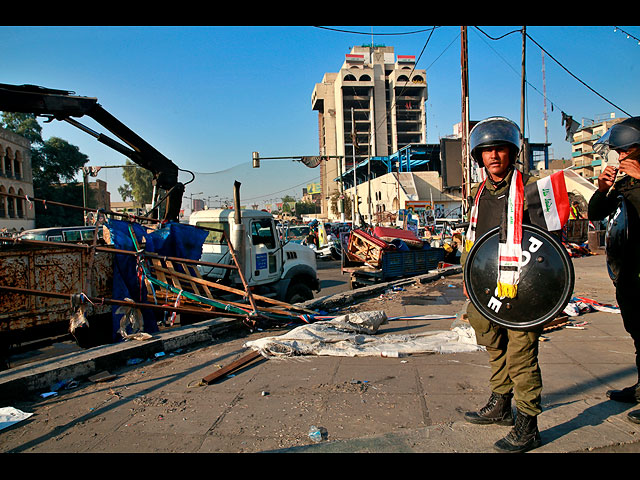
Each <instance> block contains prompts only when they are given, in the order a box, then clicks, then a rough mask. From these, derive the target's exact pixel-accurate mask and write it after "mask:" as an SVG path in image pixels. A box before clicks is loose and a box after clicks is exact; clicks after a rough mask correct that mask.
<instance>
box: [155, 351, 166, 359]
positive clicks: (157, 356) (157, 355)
mask: <svg viewBox="0 0 640 480" xmlns="http://www.w3.org/2000/svg"><path fill="white" fill-rule="evenodd" d="M164 355H165V353H164V352H158V353H156V354H155V355H154V357H156V358H160V357H164Z"/></svg>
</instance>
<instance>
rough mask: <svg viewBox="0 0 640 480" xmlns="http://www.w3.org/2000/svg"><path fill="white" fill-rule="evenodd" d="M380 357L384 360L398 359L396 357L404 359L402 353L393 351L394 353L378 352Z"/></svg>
mask: <svg viewBox="0 0 640 480" xmlns="http://www.w3.org/2000/svg"><path fill="white" fill-rule="evenodd" d="M380 356H381V357H385V358H398V357H404V356H405V354H404V353H400V352H398V351H395V352H380Z"/></svg>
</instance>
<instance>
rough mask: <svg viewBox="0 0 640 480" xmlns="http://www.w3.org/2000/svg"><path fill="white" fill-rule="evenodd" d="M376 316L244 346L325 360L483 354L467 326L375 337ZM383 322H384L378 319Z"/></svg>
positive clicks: (378, 316) (338, 321)
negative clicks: (410, 355) (312, 356)
mask: <svg viewBox="0 0 640 480" xmlns="http://www.w3.org/2000/svg"><path fill="white" fill-rule="evenodd" d="M367 313H369V314H375V319H374V321H373V322H369V321H368V320H369V318H368V317H367V315H366V314H349V315H343V316H340V317H336V318H334V319H333V320H330V321H321V322H315V323H312V324H310V325H302V326H300V327H297V328H295V329H293V330H291V331H290V332H288V333H286V334H284V335H280V336H276V337H265V338H261V339H258V340H252V341H249V342H247V343H246V344H245V345H244V346H245V347H247V348H252V349H254V350H256V351H258V352H260V353H261V354H262V355H263V356H265V357H275V356H281V357H282V356H298V355H324V356H343V357H360V356H378V357H379V356H404V355H409V354H415V353H458V352H475V351H481V350H484V348H483V347H481V346H479V345H477V343H476V338H475V332H474V331H473V329H472V328H471V327H470V326H468V325H459V326H456V327H455V328H452V329H451V330H437V331H431V332H425V333H419V334H387V335H380V336H378V335H375V333H376V332H377V330H378V327H379V326H380V325H381V324H383V323H386V315H385V314H384V312H367ZM382 318H384V321H381V319H382Z"/></svg>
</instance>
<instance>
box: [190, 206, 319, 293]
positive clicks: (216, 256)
mask: <svg viewBox="0 0 640 480" xmlns="http://www.w3.org/2000/svg"><path fill="white" fill-rule="evenodd" d="M234 216H235V212H234V210H232V209H209V210H201V211H198V212H194V213H193V214H191V216H190V218H189V223H190V224H191V225H195V226H199V227H204V228H210V229H215V230H211V231H209V235H208V236H207V238H206V240H205V242H204V244H203V246H202V257H201V260H202V261H205V262H211V263H219V264H232V263H233V259H232V258H231V253H230V252H229V248H228V246H227V241H226V239H225V236H226V238H228V239H231V242H232V245H233V249H234V251H235V253H236V256H237V257H238V261H239V263H240V265H241V268H242V271H243V274H244V278H245V280H246V282H247V284H248V285H249V286H250V287H251V288H252V291H254V292H256V293H259V294H260V295H263V296H269V297H272V298H276V299H278V300H282V301H285V302H287V303H297V302H301V301H305V300H310V299H312V298H313V291H320V282H319V280H318V275H317V265H316V259H315V255H314V253H313V251H311V250H310V249H309V248H307V247H304V246H302V245H299V244H296V243H288V242H283V241H281V240H280V236H279V235H278V232H277V230H276V225H275V221H274V218H273V216H272V215H271V214H270V213H268V212H263V211H260V210H241V223H240V224H239V225H238V224H236V221H235V218H234ZM222 231H224V233H225V236H223V234H222ZM238 233H240V235H239V236H238ZM199 268H200V273H201V274H202V276H203V277H204V278H207V279H209V280H213V281H219V282H222V283H225V284H229V285H234V286H240V285H241V284H242V282H241V280H240V277H239V275H238V274H237V273H236V272H235V271H233V270H229V269H226V268H221V267H210V266H201V267H199Z"/></svg>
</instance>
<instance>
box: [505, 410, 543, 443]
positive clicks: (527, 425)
mask: <svg viewBox="0 0 640 480" xmlns="http://www.w3.org/2000/svg"><path fill="white" fill-rule="evenodd" d="M541 444H542V439H541V438H540V432H539V431H538V417H535V416H533V417H532V416H531V415H527V414H526V413H523V412H521V411H519V410H516V421H515V425H514V426H513V428H512V429H511V431H510V432H509V433H508V434H507V436H506V437H504V438H503V439H501V440H498V441H497V442H496V443H495V444H494V445H493V446H494V448H495V449H496V450H498V451H499V452H506V453H523V452H526V451H529V450H532V449H534V448H538V447H539V446H540V445H541Z"/></svg>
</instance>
